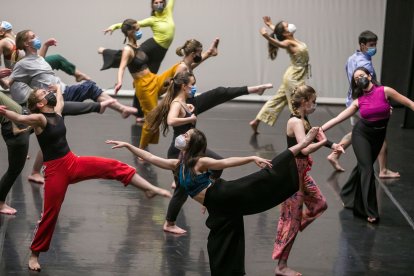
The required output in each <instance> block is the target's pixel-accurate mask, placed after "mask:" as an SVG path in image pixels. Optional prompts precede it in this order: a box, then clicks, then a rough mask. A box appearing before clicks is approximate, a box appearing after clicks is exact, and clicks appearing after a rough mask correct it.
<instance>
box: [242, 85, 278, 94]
mask: <svg viewBox="0 0 414 276" xmlns="http://www.w3.org/2000/svg"><path fill="white" fill-rule="evenodd" d="M270 88H273V84H271V83H265V84H261V85H256V86H250V87H248V88H247V90H248V91H249V93H250V94H253V93H255V94H257V95H260V96H261V95H263V93H264V92H265V90H266V89H270Z"/></svg>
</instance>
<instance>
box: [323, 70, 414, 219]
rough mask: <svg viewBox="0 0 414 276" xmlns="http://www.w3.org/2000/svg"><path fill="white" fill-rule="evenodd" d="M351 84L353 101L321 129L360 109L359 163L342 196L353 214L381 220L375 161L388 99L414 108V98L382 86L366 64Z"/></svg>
mask: <svg viewBox="0 0 414 276" xmlns="http://www.w3.org/2000/svg"><path fill="white" fill-rule="evenodd" d="M351 88H352V97H353V98H354V101H353V102H352V104H351V105H350V106H349V107H348V108H347V109H345V110H344V111H342V112H341V113H339V114H338V116H336V117H335V118H333V119H331V120H329V121H328V122H326V123H325V124H324V125H323V126H322V129H323V131H326V130H328V129H330V128H331V127H333V126H335V125H337V124H339V123H340V122H342V121H344V120H346V119H348V118H350V117H351V116H352V115H354V114H355V113H356V112H357V111H359V114H360V116H361V119H360V120H359V121H358V122H357V123H356V125H355V126H354V128H353V129H352V147H353V149H354V152H355V156H356V158H357V162H358V163H357V166H356V167H355V168H354V169H353V171H352V172H351V174H350V176H349V178H348V181H347V182H346V183H345V185H344V186H343V187H342V189H341V198H342V201H343V203H344V207H346V208H351V209H353V212H354V215H356V216H360V217H362V218H364V219H366V220H367V221H368V222H370V223H376V222H378V221H379V212H378V204H377V194H376V187H375V175H374V162H375V160H376V159H377V157H378V154H379V152H380V150H381V148H382V145H383V143H384V139H385V135H386V132H387V124H388V120H389V118H390V114H391V105H390V103H389V100H394V101H396V102H397V103H400V104H402V105H404V106H406V107H408V108H410V109H411V110H414V102H413V101H411V100H410V99H408V98H407V97H405V96H403V95H401V94H400V93H398V92H397V91H395V90H394V89H393V88H391V87H387V86H381V85H380V84H379V83H378V82H376V81H375V80H374V78H373V77H372V75H371V74H370V72H369V70H368V69H366V68H365V67H358V68H357V69H356V70H355V71H354V73H353V78H352V82H351Z"/></svg>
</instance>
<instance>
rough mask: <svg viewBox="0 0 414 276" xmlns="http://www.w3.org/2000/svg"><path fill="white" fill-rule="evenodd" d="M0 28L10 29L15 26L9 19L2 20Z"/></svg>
mask: <svg viewBox="0 0 414 276" xmlns="http://www.w3.org/2000/svg"><path fill="white" fill-rule="evenodd" d="M0 28H3V29H4V30H5V31H9V30H11V29H13V26H12V24H10V23H9V22H7V21H1V24H0Z"/></svg>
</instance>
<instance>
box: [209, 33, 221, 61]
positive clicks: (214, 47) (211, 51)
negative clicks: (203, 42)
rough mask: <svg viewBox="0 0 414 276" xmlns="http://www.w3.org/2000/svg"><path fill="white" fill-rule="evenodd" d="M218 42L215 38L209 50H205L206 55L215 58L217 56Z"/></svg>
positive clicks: (218, 39)
mask: <svg viewBox="0 0 414 276" xmlns="http://www.w3.org/2000/svg"><path fill="white" fill-rule="evenodd" d="M219 42H220V38H218V37H216V38H215V39H214V41H213V43H212V44H211V46H210V48H209V49H208V50H207V54H208V56H209V57H215V56H217V55H218V45H219Z"/></svg>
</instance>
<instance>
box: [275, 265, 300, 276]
mask: <svg viewBox="0 0 414 276" xmlns="http://www.w3.org/2000/svg"><path fill="white" fill-rule="evenodd" d="M275 274H276V275H277V276H302V273H300V272H297V271H295V270H293V269H291V268H289V267H287V266H285V267H282V268H280V267H276V269H275Z"/></svg>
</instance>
